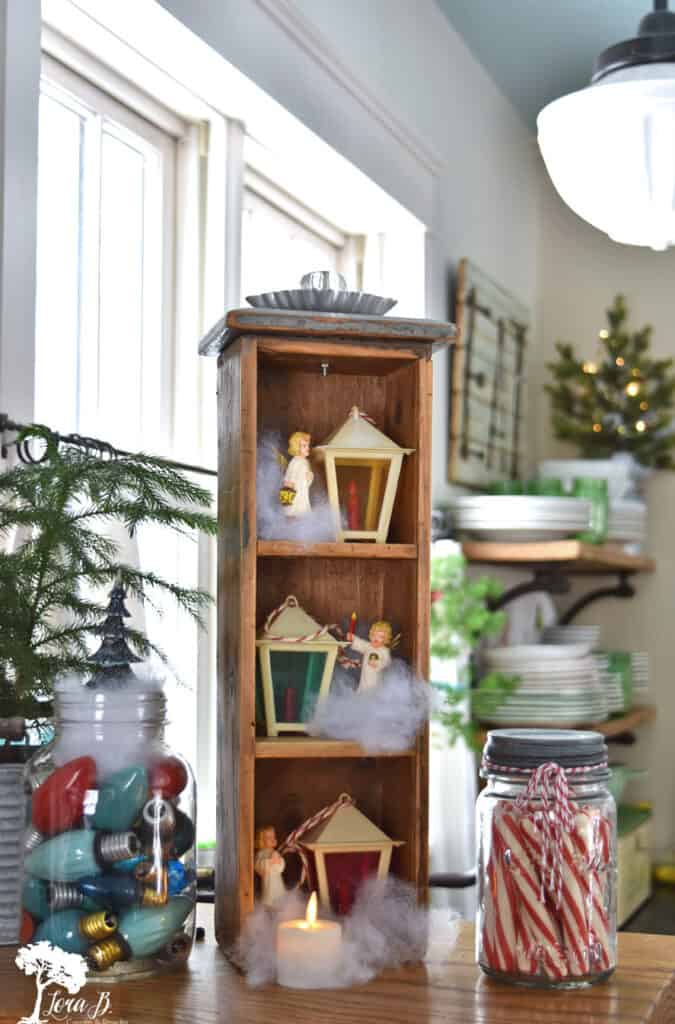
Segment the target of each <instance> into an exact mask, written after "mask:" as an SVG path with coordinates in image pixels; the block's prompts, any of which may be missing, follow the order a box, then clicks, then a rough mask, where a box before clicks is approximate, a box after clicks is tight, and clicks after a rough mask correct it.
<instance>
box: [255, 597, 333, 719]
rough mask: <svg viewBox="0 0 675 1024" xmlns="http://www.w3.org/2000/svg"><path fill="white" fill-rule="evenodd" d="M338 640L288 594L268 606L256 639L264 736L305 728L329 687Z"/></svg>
mask: <svg viewBox="0 0 675 1024" xmlns="http://www.w3.org/2000/svg"><path fill="white" fill-rule="evenodd" d="M341 646H345V645H344V644H341V643H340V641H338V640H336V639H335V638H334V637H332V636H331V635H330V633H329V632H328V629H327V627H326V626H321V625H319V623H318V622H316V621H315V619H313V618H312V617H311V615H308V614H307V612H306V611H304V610H303V609H302V608H301V607H300V605H299V604H298V600H297V598H296V597H293V596H292V595H291V596H290V597H287V598H286V600H285V601H284V602H283V604H282V605H280V606H279V608H276V609H275V610H274V611H273V612H271V614H270V615H269V616H268V617H267V621H266V622H265V625H264V627H263V629H262V630H261V632H260V634H259V636H258V639H257V641H256V647H257V648H258V659H259V664H260V679H259V685H260V687H261V689H262V705H263V708H264V714H265V725H266V729H267V735H268V736H278V735H279V733H281V732H305V733H306V732H307V725H306V723H307V721H308V720H309V719H310V718H311V715H312V712H313V710H314V706H315V704H316V702H317V701H319V700H321V698H322V697H325V696H326V694H327V693H328V690H329V688H330V684H331V679H332V678H333V669H334V668H335V660H336V658H337V654H338V651H339V649H340V647H341Z"/></svg>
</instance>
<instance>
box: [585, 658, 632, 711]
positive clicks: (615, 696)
mask: <svg viewBox="0 0 675 1024" xmlns="http://www.w3.org/2000/svg"><path fill="white" fill-rule="evenodd" d="M593 658H594V660H595V666H596V668H597V671H598V679H599V681H600V685H601V686H602V688H603V689H604V691H605V694H606V695H607V708H608V711H609V713H610V715H613V714H617V713H620V712H622V711H625V710H626V697H625V694H624V690H623V680H622V678H621V673H620V672H612V670H611V669H610V667H609V658H608V657H607V655H606V654H594V655H593Z"/></svg>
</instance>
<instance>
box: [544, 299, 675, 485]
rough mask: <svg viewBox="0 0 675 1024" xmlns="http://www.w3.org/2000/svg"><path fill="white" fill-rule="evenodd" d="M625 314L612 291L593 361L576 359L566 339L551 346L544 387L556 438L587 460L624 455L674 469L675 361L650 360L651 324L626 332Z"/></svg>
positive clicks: (623, 300)
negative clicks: (554, 358) (555, 356)
mask: <svg viewBox="0 0 675 1024" xmlns="http://www.w3.org/2000/svg"><path fill="white" fill-rule="evenodd" d="M627 319H628V310H627V308H626V303H625V299H624V297H623V296H622V295H617V296H616V298H615V300H614V303H613V304H612V306H611V307H610V308H609V309H608V310H607V323H608V326H609V329H608V330H607V329H606V330H602V331H601V332H600V335H599V340H600V345H601V350H602V351H601V358H598V359H596V360H593V359H581V358H579V357H578V356H577V354H576V351H575V348H574V346H573V345H570V344H569V343H567V342H558V343H557V344H556V350H557V353H558V359H557V361H556V362H552V363H548V364H547V366H548V369H549V370H550V371H551V374H552V376H553V382H552V383H550V384H547V385H546V391H547V392H548V394H549V395H550V397H551V420H552V424H553V429H554V432H555V436H556V437H557V438H558V439H559V440H561V441H570V442H572V443H573V444H575V445H576V446H577V447H578V449H579V451H580V452H581V454H582V455H583V456H584V457H587V458H606V457H608V456H611V455H613V454H614V453H615V452H630V453H631V454H632V455H633V456H634V457H635V459H636V460H637V461H638V462H640V463H641V464H642V465H644V466H651V467H654V468H656V469H672V468H673V467H674V466H675V462H674V461H673V448H674V447H675V433H673V430H672V420H673V410H674V406H675V373H673V372H672V371H673V365H674V362H675V361H674V360H673V359H654V358H652V357H651V356H650V354H649V350H650V345H651V336H652V328H651V327H650V326H645V327H642V328H641V329H640V330H638V331H630V330H628V329H627V326H626V321H627Z"/></svg>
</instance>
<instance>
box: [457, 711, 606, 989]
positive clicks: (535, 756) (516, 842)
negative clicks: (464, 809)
mask: <svg viewBox="0 0 675 1024" xmlns="http://www.w3.org/2000/svg"><path fill="white" fill-rule="evenodd" d="M481 775H482V777H483V778H484V779H486V785H485V788H484V789H483V791H482V793H481V794H480V796H479V798H478V804H477V828H478V884H479V893H478V918H477V928H476V948H477V954H476V955H477V960H478V963H479V965H480V967H481V968H482V970H483V971H484V972H485V973H486V974H489V975H490V976H491V977H493V978H496V979H498V980H501V981H505V982H510V983H512V984H516V985H529V986H533V987H539V988H581V987H584V986H587V985H592V984H595V983H596V982H599V981H603V980H604V979H605V978H607V977H609V975H610V974H611V973H612V971H613V970H614V968H615V967H616V875H617V871H616V805H615V803H614V798H613V797H612V795H611V793H610V792H609V790H608V789H607V781H608V779H609V770H608V766H607V747H606V745H605V741H604V738H603V737H602V736H601V735H600V733H596V732H576V731H573V730H571V729H570V730H568V729H560V730H557V729H497V730H494V731H492V732H489V733H488V737H487V742H486V744H485V748H484V751H483V760H482V765H481Z"/></svg>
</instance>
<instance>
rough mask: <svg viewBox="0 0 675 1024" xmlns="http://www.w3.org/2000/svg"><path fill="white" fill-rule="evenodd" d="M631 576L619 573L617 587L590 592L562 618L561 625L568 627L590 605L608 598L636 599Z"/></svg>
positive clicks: (601, 588)
mask: <svg viewBox="0 0 675 1024" xmlns="http://www.w3.org/2000/svg"><path fill="white" fill-rule="evenodd" d="M630 575H631V574H630V573H628V572H620V573H618V582H617V583H616V585H615V586H613V587H598V589H597V590H590V591H589V592H588V593H587V594H584V595H583V597H580V598H579V600H578V601H575V602H574V604H573V605H571V606H570V607H569V608H568V609H567V611H566V612H565V614H564V615H562V616H561V619H560V622H561V624H562V625H563V626H568V625H569V624H570V622H572V620H573V619H575V618H576V617H577V615H578V614H579V612H582V611H583V610H584V608H588V606H589V605H591V604H595V602H596V601H604V599H605V598H607V597H620V598H627V597H635V587H634V586H633V584H632V583H631V582H630Z"/></svg>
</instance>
